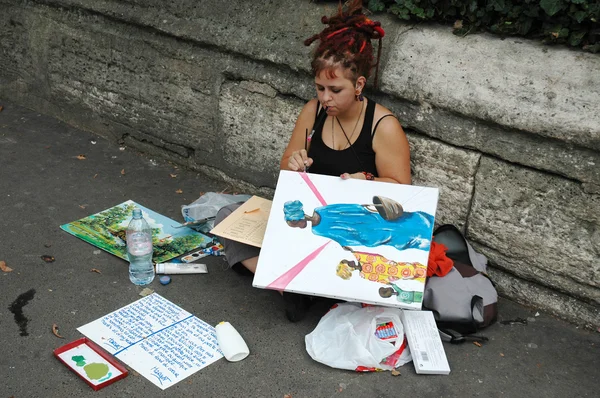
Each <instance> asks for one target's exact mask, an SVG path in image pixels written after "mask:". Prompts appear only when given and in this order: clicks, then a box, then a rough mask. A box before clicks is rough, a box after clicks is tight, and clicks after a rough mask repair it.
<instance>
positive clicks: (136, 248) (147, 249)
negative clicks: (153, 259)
mask: <svg viewBox="0 0 600 398" xmlns="http://www.w3.org/2000/svg"><path fill="white" fill-rule="evenodd" d="M127 251H128V252H129V253H130V254H132V255H134V256H144V255H146V254H150V253H152V239H151V238H150V237H149V236H148V235H147V234H144V233H133V234H131V235H129V236H127Z"/></svg>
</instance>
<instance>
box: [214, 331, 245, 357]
mask: <svg viewBox="0 0 600 398" xmlns="http://www.w3.org/2000/svg"><path fill="white" fill-rule="evenodd" d="M215 330H216V333H217V341H218V342H219V347H220V348H221V351H222V352H223V355H224V356H225V358H226V359H227V360H228V361H230V362H237V361H241V360H242V359H244V358H246V357H247V356H248V354H250V350H249V349H248V346H247V345H246V342H245V341H244V339H243V338H242V336H241V335H240V334H239V333H238V331H237V330H235V328H234V327H233V326H231V324H230V323H229V322H221V323H219V324H218V325H217V326H216V327H215Z"/></svg>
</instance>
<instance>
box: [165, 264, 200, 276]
mask: <svg viewBox="0 0 600 398" xmlns="http://www.w3.org/2000/svg"><path fill="white" fill-rule="evenodd" d="M156 273H157V274H170V275H173V274H206V273H208V268H207V267H206V264H184V263H162V264H156Z"/></svg>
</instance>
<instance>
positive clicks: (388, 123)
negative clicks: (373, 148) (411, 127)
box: [373, 104, 404, 134]
mask: <svg viewBox="0 0 600 398" xmlns="http://www.w3.org/2000/svg"><path fill="white" fill-rule="evenodd" d="M387 115H392V116H387ZM382 118H383V119H382ZM380 120H381V122H380V123H379V125H378V126H377V132H378V134H379V133H380V132H384V133H382V134H386V133H385V132H390V133H394V132H396V133H397V132H402V133H404V131H403V130H402V126H401V125H400V121H399V120H398V118H397V117H396V115H395V114H394V113H393V112H392V111H390V110H389V109H388V108H386V107H385V106H383V105H380V104H376V106H375V113H374V115H373V128H375V125H376V124H377V122H379V121H380Z"/></svg>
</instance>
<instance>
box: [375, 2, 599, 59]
mask: <svg viewBox="0 0 600 398" xmlns="http://www.w3.org/2000/svg"><path fill="white" fill-rule="evenodd" d="M365 3H366V4H367V7H368V8H369V9H370V10H371V11H387V12H389V13H392V14H395V15H397V16H398V17H399V18H401V19H404V20H407V21H409V20H410V21H438V22H446V23H453V24H454V33H455V34H457V35H466V34H468V33H472V32H476V31H480V30H487V31H489V32H492V33H496V34H500V35H517V36H526V37H529V38H538V39H541V40H542V41H544V42H546V43H564V44H567V45H570V46H574V47H581V48H583V49H584V50H587V51H590V52H594V53H597V52H600V23H599V22H600V1H599V0H369V1H368V3H367V2H365Z"/></svg>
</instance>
